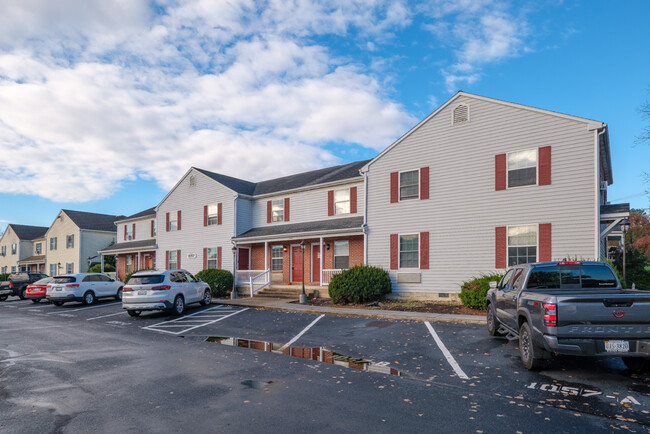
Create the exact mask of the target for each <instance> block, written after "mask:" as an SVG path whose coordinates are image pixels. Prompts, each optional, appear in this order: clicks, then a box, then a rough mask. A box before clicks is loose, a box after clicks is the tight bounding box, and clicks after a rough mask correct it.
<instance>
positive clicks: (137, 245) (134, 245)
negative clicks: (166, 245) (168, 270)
mask: <svg viewBox="0 0 650 434" xmlns="http://www.w3.org/2000/svg"><path fill="white" fill-rule="evenodd" d="M146 247H151V248H155V247H156V240H155V239H150V240H138V241H127V242H126V243H117V244H113V245H111V246H108V247H106V248H105V249H102V250H100V252H114V251H119V250H131V249H144V248H146Z"/></svg>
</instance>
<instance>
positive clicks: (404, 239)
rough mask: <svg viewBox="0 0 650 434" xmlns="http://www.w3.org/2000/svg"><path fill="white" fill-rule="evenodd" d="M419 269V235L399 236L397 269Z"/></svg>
mask: <svg viewBox="0 0 650 434" xmlns="http://www.w3.org/2000/svg"><path fill="white" fill-rule="evenodd" d="M418 267H420V235H419V234H412V235H400V236H399V268H418Z"/></svg>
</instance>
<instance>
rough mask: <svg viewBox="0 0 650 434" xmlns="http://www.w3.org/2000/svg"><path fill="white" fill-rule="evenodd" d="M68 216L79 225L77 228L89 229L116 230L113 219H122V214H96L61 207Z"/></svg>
mask: <svg viewBox="0 0 650 434" xmlns="http://www.w3.org/2000/svg"><path fill="white" fill-rule="evenodd" d="M61 211H63V212H65V213H66V214H67V216H68V217H70V219H71V220H72V221H73V222H74V224H76V225H77V226H79V229H86V230H89V231H105V232H117V228H116V227H115V221H117V220H122V219H124V216H123V215H119V216H117V215H109V214H96V213H93V212H84V211H72V210H69V209H62V210H61Z"/></svg>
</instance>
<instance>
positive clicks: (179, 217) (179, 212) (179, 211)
mask: <svg viewBox="0 0 650 434" xmlns="http://www.w3.org/2000/svg"><path fill="white" fill-rule="evenodd" d="M178 230H179V231H180V230H181V210H180V209H179V210H178ZM179 268H180V267H179Z"/></svg>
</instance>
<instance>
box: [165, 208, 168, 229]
mask: <svg viewBox="0 0 650 434" xmlns="http://www.w3.org/2000/svg"><path fill="white" fill-rule="evenodd" d="M165 231H166V232H169V213H167V223H166V224H165Z"/></svg>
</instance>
